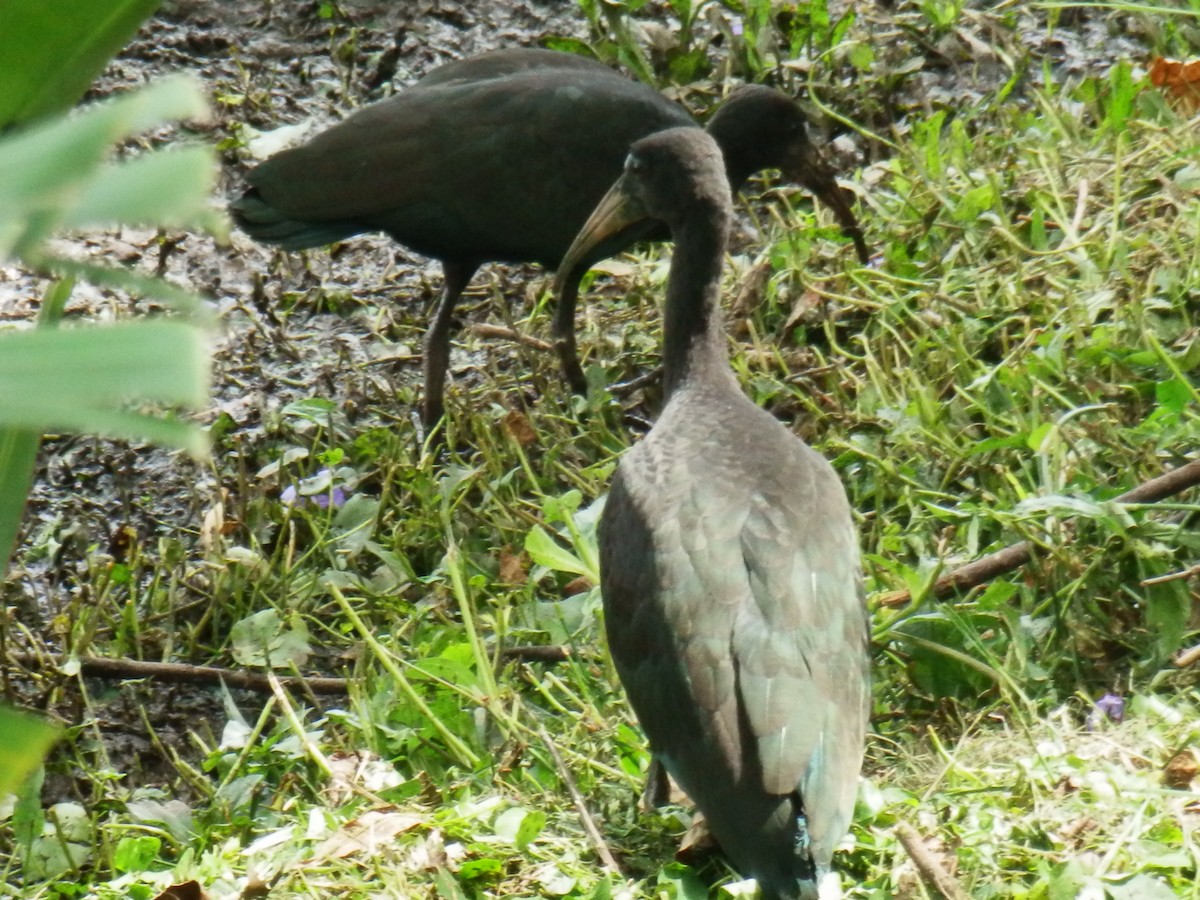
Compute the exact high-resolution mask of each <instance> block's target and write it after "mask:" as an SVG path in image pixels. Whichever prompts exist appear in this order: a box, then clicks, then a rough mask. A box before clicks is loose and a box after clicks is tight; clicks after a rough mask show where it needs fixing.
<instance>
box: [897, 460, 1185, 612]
mask: <svg viewBox="0 0 1200 900" xmlns="http://www.w3.org/2000/svg"><path fill="white" fill-rule="evenodd" d="M1197 484H1200V459H1198V460H1193V461H1192V462H1190V463H1187V464H1186V465H1182V466H1180V467H1179V468H1178V469H1172V470H1171V471H1170V472H1167V473H1166V474H1164V475H1159V476H1158V477H1157V478H1151V479H1150V480H1149V481H1145V482H1142V483H1141V484H1139V485H1138V486H1137V487H1135V488H1134V489H1133V490H1130V491H1126V492H1125V493H1124V494H1121V495H1120V496H1119V497H1114V498H1113V500H1114V501H1115V502H1117V503H1155V502H1157V501H1159V500H1162V499H1164V498H1166V497H1170V496H1173V495H1175V494H1178V493H1180V492H1181V491H1185V490H1187V489H1188V488H1190V487H1195V486H1196V485H1197ZM1032 558H1033V545H1032V544H1031V543H1030V542H1029V541H1021V542H1020V543H1016V544H1010V545H1009V546H1007V547H1005V548H1004V549H1003V550H997V551H996V552H995V553H990V554H988V555H987V556H985V557H983V558H981V559H977V560H975V561H974V562H969V563H967V564H966V565H965V566H959V567H958V568H957V569H954V570H953V571H951V572H948V573H947V574H945V575H943V576H942V577H941V578H939V579H938V580H937V581H936V582H934V585H933V587H932V588H931V589H930V592H929V593H930V595H931V596H933V597H939V598H940V597H945V596H948V595H949V594H953V593H954V592H955V591H965V590H969V589H970V588H973V587H978V586H979V585H981V584H986V583H987V582H989V581H991V580H992V579H993V578H995V577H997V576H998V575H1003V574H1004V573H1005V572H1011V571H1012V570H1013V569H1018V568H1020V567H1021V566H1023V565H1025V563H1027V562H1029V561H1030V560H1031V559H1032ZM911 599H912V593H911V592H909V591H893V592H892V593H890V594H884V595H883V596H882V597H880V598H879V601H878V602H879V605H880V606H889V607H891V606H903V605H904V604H905V603H908V602H909V601H910V600H911Z"/></svg>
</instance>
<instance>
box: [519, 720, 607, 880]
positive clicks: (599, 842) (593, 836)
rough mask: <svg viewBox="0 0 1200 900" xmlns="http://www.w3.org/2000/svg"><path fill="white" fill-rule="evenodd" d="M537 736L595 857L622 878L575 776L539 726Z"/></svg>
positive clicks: (543, 729) (544, 730)
mask: <svg viewBox="0 0 1200 900" xmlns="http://www.w3.org/2000/svg"><path fill="white" fill-rule="evenodd" d="M538 736H539V737H541V739H542V743H543V744H545V745H546V749H547V750H549V751H550V755H551V756H552V757H554V764H555V765H556V766H558V774H559V775H561V776H562V780H563V784H565V785H566V786H567V790H568V791H569V792H570V794H571V800H572V801H574V803H575V809H576V810H577V811H578V812H579V821H580V822H582V823H583V830H584V831H586V832H587V836H588V839H589V840H590V841H591V842H592V846H593V847H594V848H595V850H596V855H597V856H599V857H600V862H602V863H604V867H605V868H606V869H608V870H609V871H610V872H612V873H613V874H614V875H617V876H619V877H622V878H624V877H625V873H624V872H622V871H621V867H620V865H618V863H617V860H616V857H614V856H613V855H612V851H611V850H609V849H608V844H607V843H605V841H604V836H603V835H602V834H600V829H599V828H597V827H596V820H595V819H593V818H592V814H591V813H590V812H588V808H587V804H586V803H585V802H584V800H583V794H581V793H579V786H578V785H577V784H575V776H574V775H572V774H571V770H570V769H568V768H567V764H566V763H565V762H563V758H562V756H560V755H559V752H558V748H557V747H555V746H554V741H553V740H551V739H550V735H549V734H547V733H546V729H545V728H543V727H542V726H541V725H539V726H538Z"/></svg>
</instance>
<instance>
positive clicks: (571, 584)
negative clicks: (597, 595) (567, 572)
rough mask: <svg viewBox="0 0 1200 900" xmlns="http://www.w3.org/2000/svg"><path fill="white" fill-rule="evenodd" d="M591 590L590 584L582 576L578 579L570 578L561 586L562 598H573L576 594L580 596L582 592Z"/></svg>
mask: <svg viewBox="0 0 1200 900" xmlns="http://www.w3.org/2000/svg"><path fill="white" fill-rule="evenodd" d="M591 589H592V582H591V581H590V580H589V579H588V578H586V577H584V576H583V575H580V576H579V577H578V578H572V579H571V580H570V581H568V582H567V583H566V584H564V585H563V596H564V597H574V596H575V595H576V594H582V593H583V592H584V591H590V590H591Z"/></svg>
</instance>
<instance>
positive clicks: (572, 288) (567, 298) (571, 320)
mask: <svg viewBox="0 0 1200 900" xmlns="http://www.w3.org/2000/svg"><path fill="white" fill-rule="evenodd" d="M585 271H586V269H580V270H578V271H573V272H571V273H570V275H569V277H568V278H567V279H566V281H565V282H564V287H563V292H562V296H560V297H559V298H558V306H557V307H556V308H555V310H554V323H553V325H552V326H551V333H552V335H553V337H554V350H555V352H556V353H558V360H559V363H560V364H561V365H562V370H563V377H564V378H565V379H566V380H567V384H568V385H570V387H571V390H573V391H574V392H575V393H577V394H586V393H587V378H585V377H584V374H583V367H582V366H580V365H579V351H578V350H577V349H576V347H575V305H576V301H577V300H578V298H579V279H580V278H582V277H583V273H584V272H585Z"/></svg>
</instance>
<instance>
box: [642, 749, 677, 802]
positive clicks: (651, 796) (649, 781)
mask: <svg viewBox="0 0 1200 900" xmlns="http://www.w3.org/2000/svg"><path fill="white" fill-rule="evenodd" d="M670 801H671V781H670V779H669V778H668V777H667V767H666V766H664V765H663V764H662V760H661V759H659V757H658V754H657V753H654V752H651V754H650V766H649V768H647V769H646V785H645V787H643V788H642V802H641V807H642V809H643V810H644V811H646V812H651V811H652V810H656V809H658V808H659V807H660V806H666V805H667V804H668V803H669V802H670Z"/></svg>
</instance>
